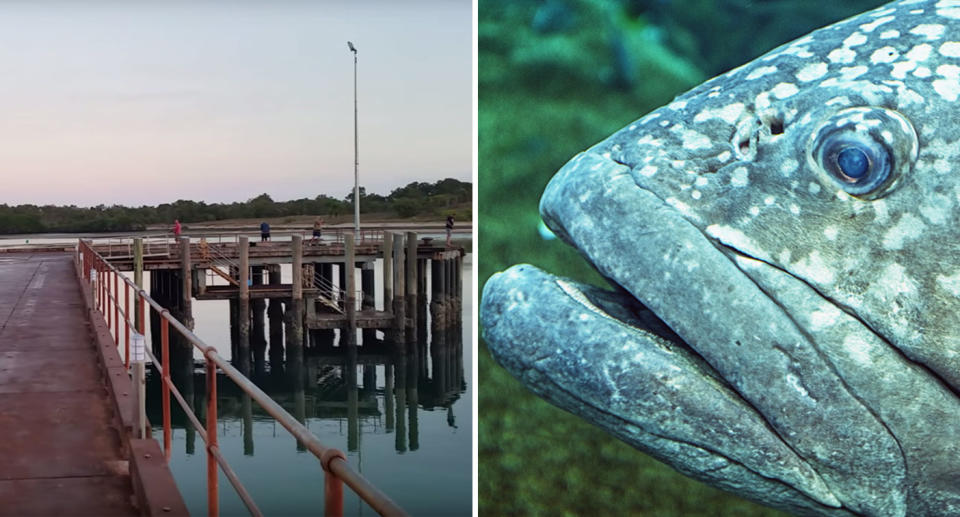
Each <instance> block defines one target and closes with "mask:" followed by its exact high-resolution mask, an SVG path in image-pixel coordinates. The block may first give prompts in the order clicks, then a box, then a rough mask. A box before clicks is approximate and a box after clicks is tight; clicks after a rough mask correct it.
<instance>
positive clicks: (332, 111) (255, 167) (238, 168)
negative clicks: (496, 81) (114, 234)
mask: <svg viewBox="0 0 960 517" xmlns="http://www.w3.org/2000/svg"><path fill="white" fill-rule="evenodd" d="M471 15H472V8H471V2H470V1H462V0H420V1H402V2H395V1H390V0H379V1H376V0H375V1H360V0H358V1H346V0H344V1H339V0H319V1H306V0H303V1H270V2H254V1H237V2H228V1H207V2H188V1H173V2H170V1H156V2H152V1H151V2H148V1H135V2H121V1H92V2H91V1H71V2H28V1H13V2H0V203H6V204H8V205H15V204H25V203H30V204H37V205H46V204H58V205H68V204H72V205H78V206H95V205H99V204H104V205H114V204H118V205H127V206H140V205H157V204H160V203H167V202H172V201H176V200H177V199H191V200H195V201H206V202H208V203H212V202H233V201H244V200H247V199H250V198H252V197H255V196H257V195H259V194H262V193H267V194H269V195H270V196H271V197H272V198H273V199H275V200H289V199H298V198H304V197H308V198H313V197H316V196H317V195H320V194H325V195H329V196H332V197H335V198H341V199H342V198H343V197H345V196H346V195H347V194H348V193H350V192H352V189H353V182H354V104H353V100H354V99H353V94H354V90H353V72H354V62H353V61H354V58H353V54H352V53H351V52H350V50H349V49H348V47H347V41H348V40H349V41H352V42H353V43H354V45H355V46H356V47H357V50H358V64H357V83H358V85H357V98H358V129H359V162H360V165H359V170H360V185H361V186H363V187H365V188H366V190H367V192H369V193H377V194H382V195H387V194H389V193H390V191H391V190H393V189H394V188H397V187H401V186H404V185H406V184H407V183H410V182H412V181H425V182H434V181H437V180H441V179H444V178H448V177H451V178H456V179H459V180H461V181H470V179H471V165H472V157H471V153H472V131H471V130H472V126H473V122H472V116H473V114H472V82H473V80H472V75H471V73H472V65H471V60H472V55H473V54H472V35H471V30H472V22H471Z"/></svg>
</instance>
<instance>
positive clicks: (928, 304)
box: [541, 2, 960, 389]
mask: <svg viewBox="0 0 960 517" xmlns="http://www.w3.org/2000/svg"><path fill="white" fill-rule="evenodd" d="M941 4H943V2H940V3H936V2H901V3H896V4H891V5H889V6H886V7H883V8H880V9H878V10H876V11H874V12H870V13H866V14H864V15H861V16H858V17H856V18H853V19H851V20H848V21H845V22H841V23H838V24H836V25H833V26H831V27H828V28H825V29H821V30H819V31H816V32H813V33H811V34H810V35H807V36H805V37H803V38H801V39H799V40H797V41H794V42H792V43H790V44H787V45H785V46H783V47H781V48H778V49H775V50H773V51H771V52H770V53H768V54H766V55H764V56H761V57H760V58H758V59H757V60H755V61H753V62H751V63H749V64H747V65H744V66H742V67H740V68H738V69H735V70H733V71H731V72H729V73H727V74H724V75H722V76H719V77H717V78H714V79H712V80H710V81H708V82H706V83H704V84H703V85H701V86H699V87H697V88H695V89H693V90H691V91H690V92H687V93H686V94H684V95H681V96H679V97H678V98H676V99H675V100H674V101H673V102H672V103H670V104H669V105H667V106H664V107H662V108H660V109H658V110H656V111H654V112H652V113H650V114H649V115H647V116H645V117H643V118H641V119H640V120H638V121H636V122H634V123H632V124H630V125H629V126H628V127H626V128H624V129H622V130H621V131H619V132H617V133H615V134H614V135H612V136H611V137H609V138H608V139H606V140H605V141H603V142H601V143H599V144H597V145H596V146H594V147H593V148H592V149H590V150H588V151H586V153H584V154H583V155H580V156H578V157H577V158H575V159H574V160H572V161H571V162H570V163H569V164H568V165H567V166H566V168H565V169H564V170H562V171H561V172H560V173H559V174H558V175H557V177H556V178H555V179H554V182H553V184H551V185H550V186H549V187H548V188H547V191H546V193H545V195H544V197H543V200H542V203H541V210H542V212H543V214H544V218H545V221H546V222H547V224H548V226H551V228H552V229H554V230H555V231H556V233H558V234H560V235H561V236H563V235H567V234H568V233H569V232H568V231H567V227H568V226H570V225H580V224H583V223H584V221H583V218H574V219H570V218H566V215H567V214H566V212H567V210H568V208H569V204H570V199H571V197H570V196H572V195H577V196H579V197H583V196H585V195H586V194H587V192H589V189H584V188H582V187H581V186H578V187H576V188H575V189H576V190H577V191H576V192H573V191H572V190H571V189H570V188H569V186H570V185H568V184H567V183H566V182H567V181H568V180H570V179H571V178H576V176H577V174H578V173H584V172H586V173H587V174H588V175H590V176H591V177H592V180H591V181H592V182H593V188H594V189H595V192H596V193H597V195H596V196H591V197H590V201H589V203H591V204H592V207H595V206H596V205H597V204H599V203H619V202H620V201H619V200H620V199H621V198H622V196H623V194H624V192H623V191H610V192H602V191H601V188H602V187H601V186H600V185H602V184H603V183H604V181H605V179H609V177H611V176H618V175H627V176H629V178H630V180H631V181H630V182H626V181H624V182H619V183H618V188H620V187H619V186H620V185H622V186H623V188H626V189H636V190H642V191H645V192H648V193H650V194H652V198H651V201H652V202H653V203H660V204H661V205H662V206H661V207H660V208H659V210H661V211H664V210H672V211H673V212H674V213H675V214H674V215H676V216H679V217H680V218H682V220H683V222H684V223H685V224H689V225H691V226H693V227H695V228H696V229H697V230H699V232H700V233H701V234H702V235H703V236H705V237H706V238H707V240H708V241H709V242H710V243H711V244H712V245H714V246H716V247H717V248H718V249H721V250H723V251H724V252H725V254H726V255H727V256H729V257H740V258H744V259H752V260H755V261H760V262H762V263H763V264H765V265H767V266H768V267H773V268H776V269H778V270H780V271H783V272H786V273H788V274H790V275H792V276H794V277H795V278H797V279H800V280H802V281H803V282H805V283H807V284H808V285H810V286H811V287H812V288H813V289H815V290H816V292H817V293H819V294H820V295H821V296H822V297H823V298H824V300H826V301H828V302H829V303H831V304H832V305H834V306H836V307H838V308H840V309H841V310H843V311H845V312H847V313H849V314H852V315H854V316H856V317H857V318H859V319H860V320H861V321H862V322H864V323H865V324H866V326H867V327H869V330H870V331H872V332H874V333H877V334H879V335H881V336H882V337H883V338H884V339H886V340H888V341H889V342H891V343H893V344H894V345H895V346H896V347H897V348H898V349H900V350H901V351H903V352H904V353H905V354H907V355H908V356H909V357H910V358H911V359H914V360H916V361H918V362H920V363H922V364H924V365H925V366H926V367H928V368H931V369H933V370H934V371H936V372H938V375H941V376H943V377H944V378H945V379H947V380H948V382H949V383H950V384H951V385H952V386H953V387H954V388H957V389H960V355H958V354H960V340H958V336H957V332H956V331H955V330H954V329H956V328H958V327H960V254H958V253H955V251H956V244H955V243H957V242H960V239H958V238H960V229H958V226H957V225H956V224H954V222H955V221H957V220H958V216H960V177H958V176H957V175H955V174H951V172H952V171H953V169H954V166H953V164H954V163H958V160H960V125H957V124H953V123H951V122H949V121H952V120H955V119H956V117H958V116H960V105H958V104H957V102H956V101H957V98H958V96H960V42H957V41H950V40H949V39H948V38H947V35H949V34H951V33H955V31H956V30H957V28H958V27H960V20H958V19H957V18H955V17H952V15H953V14H955V10H956V8H953V7H949V10H947V9H948V8H946V7H944V8H940V9H939V10H940V11H945V13H944V15H943V16H936V17H934V18H933V21H934V22H939V23H932V22H931V17H930V16H929V14H930V11H937V10H938V7H937V6H938V5H941ZM946 15H951V16H946ZM587 164H589V165H587ZM591 168H593V169H594V170H593V171H590V170H589V169H591ZM599 170H604V171H607V173H608V176H607V177H606V178H604V177H603V176H602V175H598V174H597V171H599ZM573 181H574V182H580V179H579V178H576V179H573ZM581 184H582V183H581ZM605 196H606V197H605ZM591 209H592V208H591ZM589 210H590V209H587V212H589ZM588 217H589V215H588ZM662 223H663V222H662V221H661V220H658V219H657V218H652V217H651V218H647V219H646V220H628V219H622V218H618V219H616V220H614V221H610V222H609V227H608V228H606V229H605V230H600V231H609V232H615V231H618V230H619V229H622V228H623V227H624V226H627V225H629V226H635V227H646V228H648V229H650V230H651V231H657V229H658V227H660V226H659V225H661V224H662ZM589 224H590V226H592V227H594V228H596V227H597V226H598V225H601V224H603V223H601V222H600V221H597V220H594V221H591V222H590V223H589ZM660 228H662V227H660ZM633 242H635V243H636V245H637V246H636V248H635V249H631V248H625V249H621V250H618V251H617V252H616V254H617V255H616V256H617V257H618V258H617V259H616V260H618V261H620V262H621V263H629V261H630V260H631V257H632V254H644V253H647V251H648V250H646V249H645V248H644V246H643V240H642V239H637V240H634V241H633ZM573 244H574V245H578V243H576V242H574V243H573ZM588 258H590V256H589V254H588ZM660 264H661V265H662V266H664V267H665V264H666V262H661V263H660ZM651 266H652V267H653V269H651V270H649V271H650V272H651V273H653V274H655V273H656V271H657V267H658V266H657V265H656V264H653V265H651ZM703 266H704V267H706V266H707V264H703ZM741 269H742V271H741V272H742V273H743V274H744V275H746V276H748V277H749V276H751V275H752V274H753V272H752V271H753V269H751V268H741ZM664 271H665V272H666V270H664ZM601 272H603V273H604V274H607V273H608V271H604V270H603V269H601ZM682 273H683V272H682V271H676V272H675V273H674V274H682ZM634 275H635V274H634V273H631V276H634ZM607 276H608V278H611V280H613V281H614V282H615V283H617V284H619V285H621V286H624V287H627V289H628V290H631V289H630V287H629V285H630V284H631V282H629V281H627V282H623V281H621V279H620V278H618V277H617V275H615V274H614V275H610V274H607ZM661 287H662V286H661ZM654 291H655V292H654V293H641V292H639V291H638V292H635V293H634V294H636V295H638V298H640V299H641V300H644V299H649V296H664V293H663V291H660V287H658V288H656V289H654ZM717 303H721V304H722V303H723V302H720V300H719V299H717ZM810 310H816V308H815V307H811V308H810ZM761 321H762V319H761Z"/></svg>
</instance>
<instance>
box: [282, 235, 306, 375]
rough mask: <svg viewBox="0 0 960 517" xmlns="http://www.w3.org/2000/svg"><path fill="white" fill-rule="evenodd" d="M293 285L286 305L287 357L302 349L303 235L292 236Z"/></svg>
mask: <svg viewBox="0 0 960 517" xmlns="http://www.w3.org/2000/svg"><path fill="white" fill-rule="evenodd" d="M292 244H293V246H292V248H293V251H292V253H293V280H292V282H293V286H292V289H291V293H290V295H291V297H292V298H291V300H290V305H289V306H288V307H287V312H286V314H285V316H286V317H285V320H286V323H287V357H288V358H290V357H294V358H297V357H299V358H300V360H301V361H302V357H303V354H302V351H303V237H301V236H299V235H294V236H293V242H292Z"/></svg>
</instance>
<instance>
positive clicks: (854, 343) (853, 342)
mask: <svg viewBox="0 0 960 517" xmlns="http://www.w3.org/2000/svg"><path fill="white" fill-rule="evenodd" d="M843 348H844V349H845V350H846V351H847V354H848V355H849V356H850V358H851V359H853V360H854V361H856V362H858V363H860V364H870V363H871V359H870V343H868V342H867V341H866V340H864V339H863V336H861V335H859V334H847V335H846V336H845V337H844V338H843Z"/></svg>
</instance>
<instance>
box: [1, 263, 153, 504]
mask: <svg viewBox="0 0 960 517" xmlns="http://www.w3.org/2000/svg"><path fill="white" fill-rule="evenodd" d="M75 276H76V275H75V273H74V267H73V263H72V257H71V255H69V254H52V253H39V254H22V255H21V254H3V255H0V515H18V516H19V515H137V513H138V512H137V511H136V509H135V508H134V506H133V502H132V498H133V488H132V484H131V478H130V475H129V468H128V462H127V458H126V457H125V456H124V453H123V440H122V438H121V434H120V429H121V427H120V425H121V424H120V422H119V419H118V418H117V415H115V414H114V410H113V405H112V402H111V400H110V398H109V394H108V391H107V389H106V388H105V384H104V381H103V378H102V376H101V368H100V364H99V363H100V361H99V358H98V355H97V354H98V351H97V348H96V345H95V341H94V338H93V335H92V332H91V327H90V324H89V323H88V321H87V318H86V311H85V309H84V306H83V299H82V293H81V291H80V287H79V285H78V283H77V280H76V278H75Z"/></svg>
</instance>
